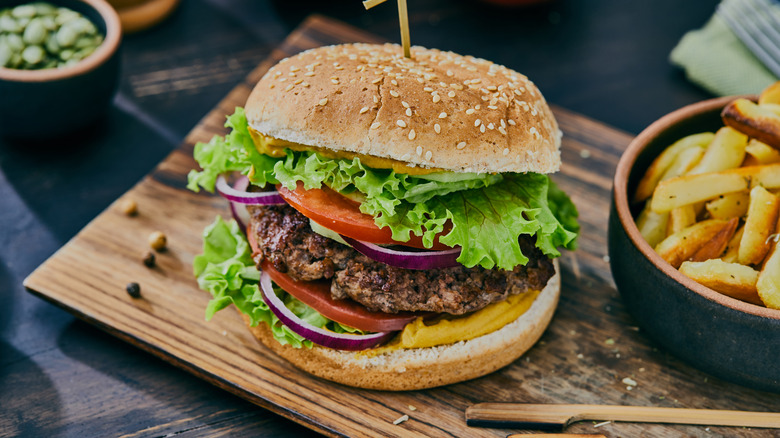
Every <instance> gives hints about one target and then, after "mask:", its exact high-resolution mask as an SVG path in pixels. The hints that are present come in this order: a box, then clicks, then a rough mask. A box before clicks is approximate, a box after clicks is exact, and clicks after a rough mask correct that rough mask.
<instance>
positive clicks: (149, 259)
mask: <svg viewBox="0 0 780 438" xmlns="http://www.w3.org/2000/svg"><path fill="white" fill-rule="evenodd" d="M143 262H144V265H146V267H147V268H153V267H154V263H155V256H154V253H153V252H151V251H149V252H147V253H146V254H144V258H143Z"/></svg>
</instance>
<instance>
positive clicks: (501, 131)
mask: <svg viewBox="0 0 780 438" xmlns="http://www.w3.org/2000/svg"><path fill="white" fill-rule="evenodd" d="M498 132H500V133H502V134H504V135H506V128H504V127H503V126H499V127H498Z"/></svg>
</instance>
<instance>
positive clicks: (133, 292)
mask: <svg viewBox="0 0 780 438" xmlns="http://www.w3.org/2000/svg"><path fill="white" fill-rule="evenodd" d="M125 290H126V291H127V293H128V294H129V295H130V296H131V297H133V298H141V286H140V285H139V284H138V283H136V282H132V283H127V287H125Z"/></svg>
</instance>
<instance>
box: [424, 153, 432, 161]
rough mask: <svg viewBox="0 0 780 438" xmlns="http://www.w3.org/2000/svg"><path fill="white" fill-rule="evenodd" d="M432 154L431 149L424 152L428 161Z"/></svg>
mask: <svg viewBox="0 0 780 438" xmlns="http://www.w3.org/2000/svg"><path fill="white" fill-rule="evenodd" d="M432 156H433V153H432V152H431V151H428V152H426V153H425V159H426V160H428V161H430V160H431V157H432Z"/></svg>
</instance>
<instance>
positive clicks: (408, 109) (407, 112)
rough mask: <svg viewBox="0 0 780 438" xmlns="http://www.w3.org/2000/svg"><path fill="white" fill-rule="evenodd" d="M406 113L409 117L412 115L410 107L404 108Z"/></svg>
mask: <svg viewBox="0 0 780 438" xmlns="http://www.w3.org/2000/svg"><path fill="white" fill-rule="evenodd" d="M406 115H407V116H409V117H412V109H411V108H407V109H406Z"/></svg>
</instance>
